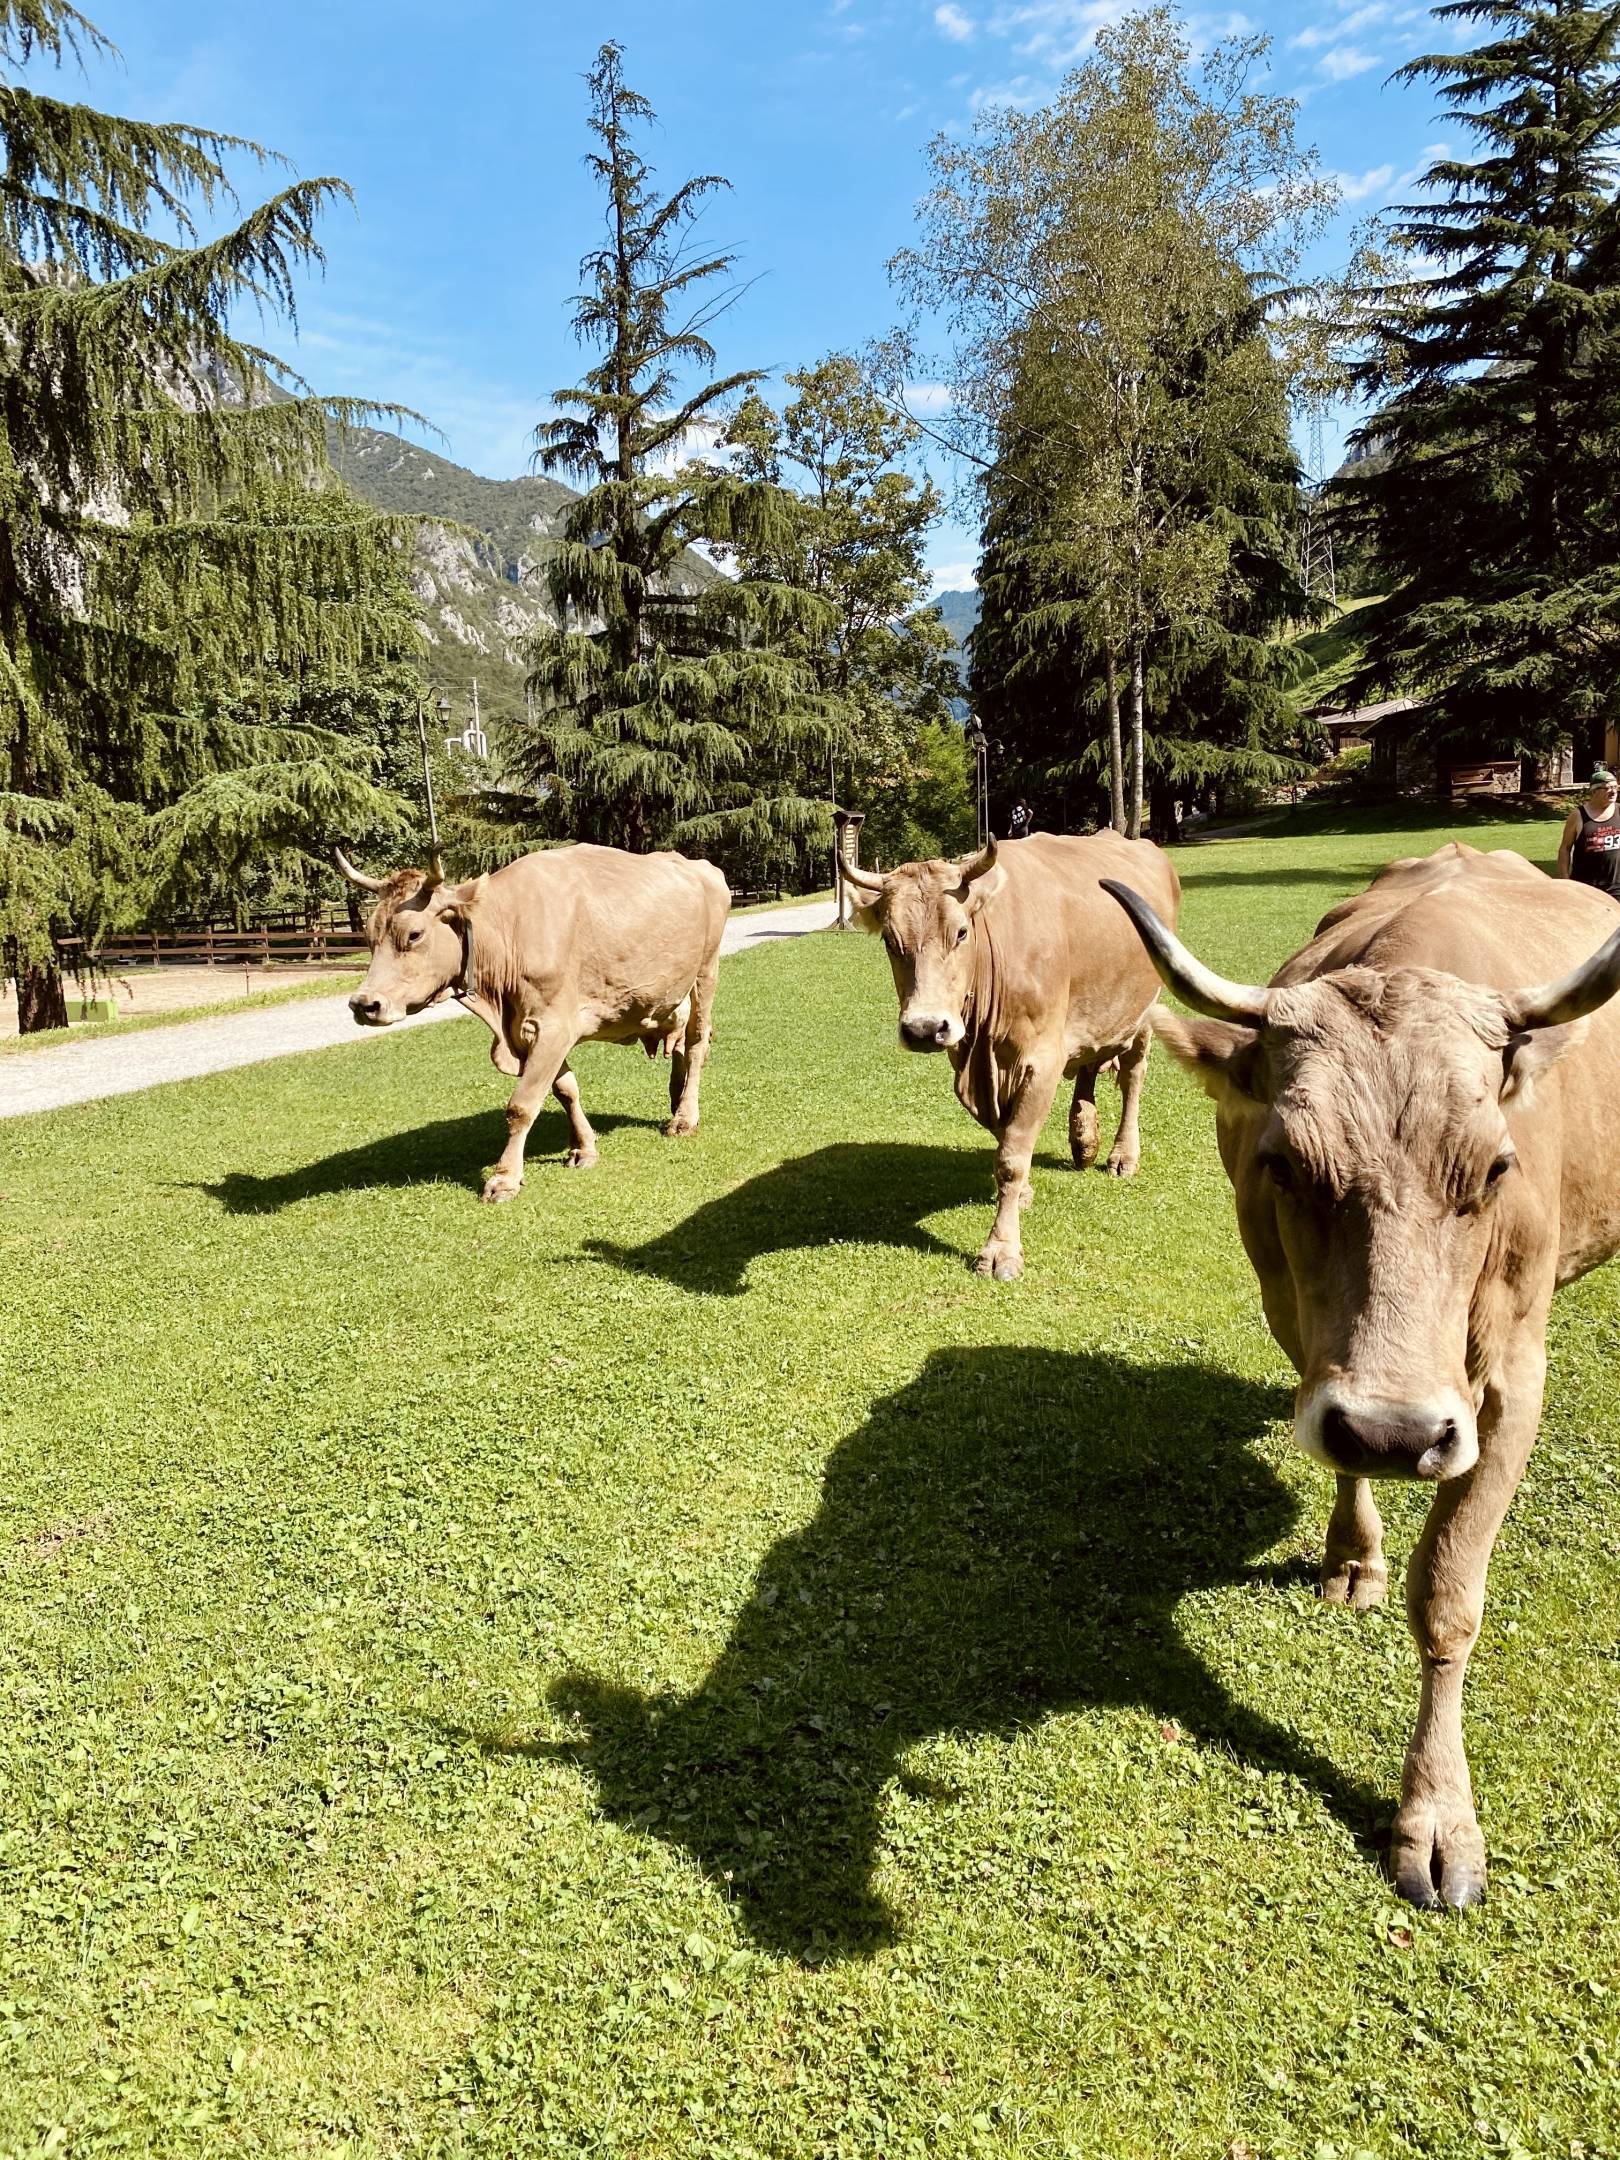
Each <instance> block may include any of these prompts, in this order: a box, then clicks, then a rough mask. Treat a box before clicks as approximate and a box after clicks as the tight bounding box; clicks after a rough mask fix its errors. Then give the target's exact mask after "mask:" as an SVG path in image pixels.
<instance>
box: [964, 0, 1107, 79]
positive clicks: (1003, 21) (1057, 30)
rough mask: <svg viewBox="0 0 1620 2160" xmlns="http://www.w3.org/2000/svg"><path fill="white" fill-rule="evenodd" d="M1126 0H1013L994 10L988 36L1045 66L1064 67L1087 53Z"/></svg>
mask: <svg viewBox="0 0 1620 2160" xmlns="http://www.w3.org/2000/svg"><path fill="white" fill-rule="evenodd" d="M1128 4H1129V0H1017V4H1016V5H1010V6H1008V5H1004V6H1001V7H998V8H997V10H996V12H995V14H994V15H993V16H992V17H991V18H990V30H991V34H992V35H993V36H995V37H1004V38H1010V39H1011V40H1012V43H1013V50H1014V51H1015V52H1017V53H1020V54H1022V55H1023V56H1024V57H1025V58H1026V59H1030V60H1039V61H1042V62H1043V63H1044V64H1045V65H1046V66H1048V67H1059V68H1062V67H1068V66H1069V65H1070V64H1071V62H1073V61H1076V60H1079V59H1080V58H1082V57H1083V56H1084V54H1086V53H1087V52H1089V51H1090V49H1091V45H1092V43H1093V41H1094V39H1095V38H1096V35H1097V32H1098V31H1099V30H1101V29H1103V28H1104V27H1105V26H1106V25H1107V24H1108V23H1111V22H1115V21H1117V20H1118V18H1119V17H1120V16H1121V15H1123V14H1124V13H1125V10H1126V7H1127V5H1128Z"/></svg>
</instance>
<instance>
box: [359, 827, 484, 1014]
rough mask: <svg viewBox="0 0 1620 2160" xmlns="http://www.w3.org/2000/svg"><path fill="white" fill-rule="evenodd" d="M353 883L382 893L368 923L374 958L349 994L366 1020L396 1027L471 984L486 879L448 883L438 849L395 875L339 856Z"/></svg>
mask: <svg viewBox="0 0 1620 2160" xmlns="http://www.w3.org/2000/svg"><path fill="white" fill-rule="evenodd" d="M335 860H336V862H337V866H338V868H339V869H340V870H341V871H342V873H343V875H344V876H345V877H346V878H347V879H348V880H349V881H350V883H351V884H354V885H359V886H361V887H362V888H363V889H364V890H365V891H367V892H374V893H375V894H376V895H377V905H376V906H375V907H374V908H373V909H372V911H371V919H370V921H369V922H368V923H367V924H366V940H367V943H368V944H369V945H370V947H371V965H370V966H369V967H368V968H367V970H366V979H365V981H364V982H363V983H362V984H361V985H360V987H359V989H358V990H357V991H356V992H355V993H354V996H353V997H352V998H350V1000H349V1010H350V1011H351V1012H352V1013H353V1014H354V1017H355V1020H356V1022H357V1023H358V1024H359V1025H360V1026H361V1027H392V1026H393V1024H394V1022H395V1021H396V1020H403V1019H404V1018H405V1016H406V1014H407V1013H414V1012H420V1011H421V1010H422V1008H423V1006H424V1005H434V1004H437V1003H438V1001H439V1000H440V999H441V998H443V997H447V996H448V995H449V994H450V991H451V990H452V988H456V987H462V986H463V985H464V984H465V987H468V988H470V987H471V985H470V984H466V983H465V977H466V975H467V972H468V968H469V963H470V958H471V949H472V948H471V944H470V939H471V934H472V920H473V915H474V913H475V911H476V908H477V904H478V900H479V897H480V895H481V893H482V891H483V888H484V885H485V884H486V883H487V880H486V879H484V878H474V879H473V880H472V882H471V883H470V884H467V885H448V884H446V883H445V879H444V866H443V864H442V863H441V861H440V859H439V856H438V854H437V853H435V854H434V857H433V862H432V867H431V868H430V869H428V870H426V871H423V870H396V871H394V873H393V874H392V876H390V877H385V878H374V877H367V876H366V875H365V874H364V873H363V872H362V871H359V870H356V869H355V868H354V866H353V864H351V863H349V862H348V861H346V860H345V859H344V857H343V855H342V853H341V852H339V853H337V854H336V856H335Z"/></svg>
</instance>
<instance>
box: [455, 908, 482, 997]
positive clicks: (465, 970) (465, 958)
mask: <svg viewBox="0 0 1620 2160" xmlns="http://www.w3.org/2000/svg"><path fill="white" fill-rule="evenodd" d="M477 991H478V963H477V956H476V954H475V951H474V948H473V926H472V917H471V916H470V915H464V916H463V917H462V920H461V977H460V980H459V981H458V982H456V983H454V984H452V986H451V991H450V995H451V996H452V997H453V998H455V999H457V1000H458V1001H459V1002H460V1003H461V1004H463V1005H465V1004H466V1003H467V1002H468V1000H469V999H470V998H473V997H475V996H476V995H477Z"/></svg>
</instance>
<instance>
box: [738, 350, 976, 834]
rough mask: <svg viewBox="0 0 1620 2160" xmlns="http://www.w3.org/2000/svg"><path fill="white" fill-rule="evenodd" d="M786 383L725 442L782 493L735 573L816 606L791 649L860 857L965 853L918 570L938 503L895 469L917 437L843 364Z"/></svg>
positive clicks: (949, 671) (941, 684)
mask: <svg viewBox="0 0 1620 2160" xmlns="http://www.w3.org/2000/svg"><path fill="white" fill-rule="evenodd" d="M784 380H785V383H786V387H787V389H788V390H789V391H790V392H791V393H792V394H791V395H790V396H789V398H788V399H787V401H786V403H785V404H784V405H783V407H782V409H781V411H780V412H778V411H776V410H774V409H773V408H772V407H771V406H770V405H769V404H768V403H767V402H766V400H765V398H764V397H763V396H762V395H760V393H759V392H758V391H751V392H750V393H749V395H748V396H747V397H746V398H745V399H744V400H743V402H742V404H741V406H740V407H739V408H738V410H737V412H736V413H735V414H734V415H733V417H732V420H731V422H730V426H729V428H728V431H727V437H726V442H727V447H728V448H729V449H730V450H731V451H732V453H733V457H734V469H735V470H736V471H737V472H738V474H739V475H740V476H742V477H743V478H746V479H750V480H755V481H759V482H761V483H763V484H765V485H768V486H771V487H776V488H780V489H781V490H782V492H783V515H782V516H781V518H780V519H779V520H778V521H777V523H778V530H777V533H776V535H775V537H774V539H773V542H772V544H771V545H769V546H767V547H765V548H763V549H761V550H759V551H758V552H757V553H747V554H744V555H742V556H741V557H740V558H739V568H740V569H741V570H742V573H743V575H744V576H745V577H754V578H771V579H775V580H777V581H779V582H780V583H782V584H785V585H790V586H793V587H795V588H797V589H798V590H800V591H802V592H808V593H811V594H813V595H814V596H815V597H816V598H817V599H818V600H820V601H822V602H824V603H825V607H824V608H823V609H822V610H821V611H820V612H819V614H818V615H817V616H816V617H815V618H814V619H813V620H812V621H811V622H810V623H809V624H807V626H806V627H805V628H804V629H803V630H802V631H801V632H800V633H799V634H798V635H797V636H796V637H794V638H793V639H792V640H791V641H790V650H792V651H793V652H794V654H795V656H796V657H798V658H801V659H802V660H803V661H804V664H805V666H806V668H807V669H808V671H809V673H810V676H811V678H812V679H813V681H814V683H815V686H816V689H817V691H818V693H819V694H820V697H821V699H822V703H823V710H824V711H825V712H826V713H827V714H828V715H829V716H830V717H831V718H832V719H833V720H834V722H835V723H836V725H837V727H838V729H839V732H840V735H841V737H842V741H843V749H842V753H841V756H840V758H839V761H838V771H837V777H838V782H839V786H840V788H841V789H842V791H843V794H844V799H845V800H846V801H847V802H849V803H851V804H857V805H859V807H860V808H861V809H862V810H863V811H864V812H865V814H866V830H865V840H866V846H867V849H868V851H869V852H870V853H871V854H873V855H875V856H877V857H879V858H881V859H882V860H885V861H888V862H897V861H905V860H906V859H907V858H914V857H916V856H917V855H918V854H919V853H921V854H922V855H925V856H932V855H939V854H943V853H947V852H949V851H950V850H951V849H953V848H955V847H956V846H958V845H961V846H967V845H969V844H971V841H972V839H973V826H972V822H971V820H972V804H971V799H970V797H969V795H968V790H967V786H966V762H967V761H966V752H965V750H964V749H963V747H962V741H961V736H960V733H959V731H956V730H954V729H953V728H952V727H951V722H950V700H951V699H952V698H954V697H956V696H958V695H959V694H960V689H961V685H960V682H959V680H958V677H957V672H956V667H955V663H954V661H953V659H952V655H951V639H950V633H949V632H948V631H947V630H946V628H945V626H944V624H943V623H942V622H941V621H940V619H939V616H938V615H937V614H936V613H935V611H934V610H933V609H932V608H930V607H928V606H927V605H926V604H925V603H926V600H927V595H928V585H929V577H928V571H927V568H926V566H925V562H924V557H925V554H926V552H927V543H928V535H929V531H930V529H931V528H932V527H933V525H934V524H935V523H936V522H937V520H938V518H939V515H940V510H941V507H942V506H941V502H940V497H939V492H938V490H937V489H936V488H935V487H934V486H933V484H932V483H931V482H930V481H926V480H924V481H921V482H919V481H917V480H916V479H914V478H913V476H912V475H911V474H910V473H908V472H907V471H906V470H905V469H904V464H903V460H904V459H905V458H906V456H907V455H908V454H909V453H910V452H911V451H912V450H913V449H914V448H915V447H916V445H917V443H918V442H919V440H920V434H919V431H918V429H917V428H916V427H915V426H914V425H913V424H912V423H911V422H910V421H908V420H907V419H906V418H905V417H904V416H903V415H901V414H898V413H897V412H896V411H895V409H894V408H893V406H892V405H891V404H889V403H888V402H887V401H886V400H885V399H882V398H880V397H879V396H878V395H877V393H876V392H875V391H874V390H873V389H872V387H871V385H870V384H869V383H868V382H867V380H866V378H865V375H864V373H863V371H862V367H861V364H860V362H859V361H858V360H856V359H855V358H854V357H853V356H852V355H850V354H848V353H832V354H829V355H828V356H827V357H826V358H825V359H823V360H820V361H818V362H817V363H816V365H815V366H814V367H809V368H797V369H794V370H792V371H790V372H789V373H788V375H787V376H786V377H785V378H784ZM941 730H947V731H948V732H941ZM953 751H954V753H955V758H954V762H955V765H956V767H957V774H956V777H957V780H958V781H959V783H960V785H959V789H958V790H955V791H953V790H952V789H951V788H950V786H949V779H948V776H949V775H950V771H951V767H952V763H953V756H952V753H953ZM805 777H806V782H807V784H808V783H809V782H810V780H811V777H812V776H810V775H806V776H805ZM815 777H817V778H819V779H820V781H821V785H823V786H825V785H826V784H827V783H826V779H825V775H824V774H823V775H819V776H815ZM958 800H960V802H961V803H965V804H966V805H967V819H968V822H967V824H966V826H965V828H964V827H963V824H962V821H961V819H960V817H959V816H958V815H956V814H954V813H955V811H956V809H957V807H958ZM947 806H949V808H950V810H951V812H952V814H951V815H948V816H945V817H944V818H943V819H941V816H940V813H941V811H942V810H944V809H945V808H946V807H947Z"/></svg>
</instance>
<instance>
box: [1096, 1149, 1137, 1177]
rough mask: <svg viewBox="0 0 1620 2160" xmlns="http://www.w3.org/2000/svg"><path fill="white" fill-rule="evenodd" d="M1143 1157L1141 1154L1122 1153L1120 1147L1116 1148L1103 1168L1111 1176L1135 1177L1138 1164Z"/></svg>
mask: <svg viewBox="0 0 1620 2160" xmlns="http://www.w3.org/2000/svg"><path fill="white" fill-rule="evenodd" d="M1141 1159H1142V1158H1141V1157H1140V1156H1139V1155H1122V1154H1121V1153H1120V1152H1119V1150H1118V1148H1115V1150H1114V1152H1113V1154H1112V1155H1110V1156H1109V1158H1108V1160H1107V1161H1106V1162H1105V1163H1104V1164H1103V1169H1104V1170H1105V1171H1106V1172H1107V1174H1108V1175H1109V1176H1110V1177H1135V1175H1136V1166H1137V1164H1138V1163H1139V1162H1140V1161H1141Z"/></svg>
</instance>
